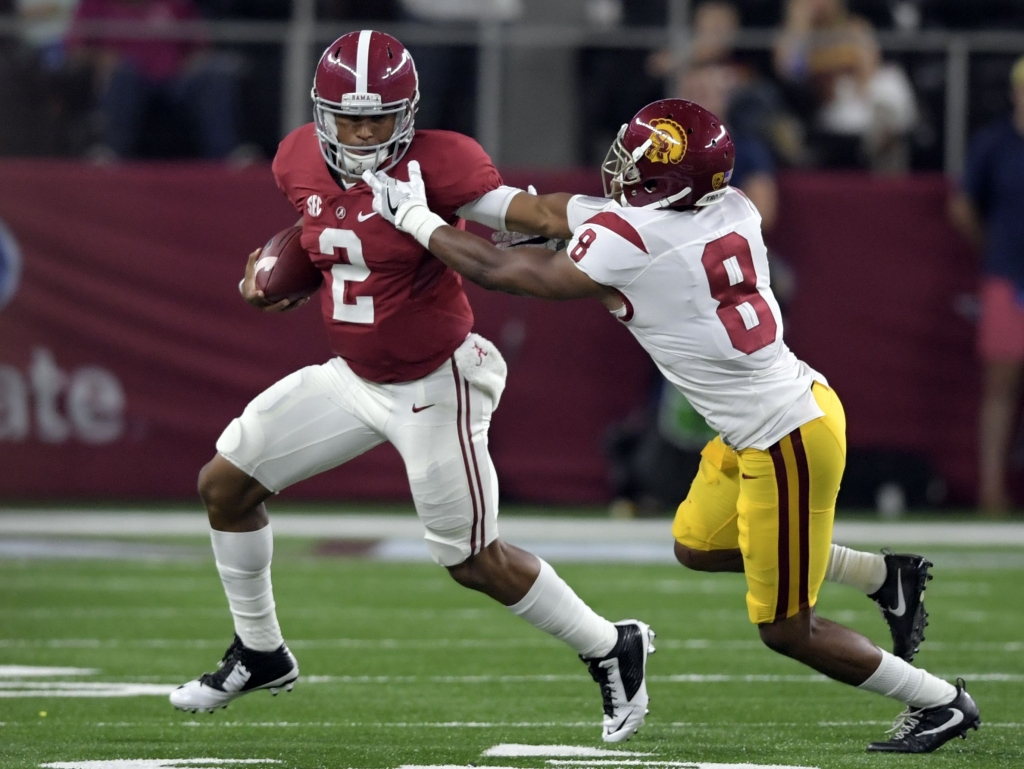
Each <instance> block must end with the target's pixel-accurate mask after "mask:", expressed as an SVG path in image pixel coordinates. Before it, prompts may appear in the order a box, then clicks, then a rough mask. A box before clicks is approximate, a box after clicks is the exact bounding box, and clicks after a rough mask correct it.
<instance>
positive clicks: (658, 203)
mask: <svg viewBox="0 0 1024 769" xmlns="http://www.w3.org/2000/svg"><path fill="white" fill-rule="evenodd" d="M692 189H693V188H692V187H684V188H683V189H682V190H680V191H679V192H677V193H676V194H675V195H669V196H668V197H667V198H662V199H661V200H655V201H654V202H653V203H648V204H647V205H645V206H630V208H649V209H658V208H668V207H669V206H670V205H672V204H673V203H675V202H676V201H677V200H682V199H683V198H685V197H686V196H687V195H689V194H690V192H691V191H692ZM620 202H621V203H622V204H623V205H625V206H629V202H628V201H627V200H626V193H625V191H623V193H622V200H621V201H620Z"/></svg>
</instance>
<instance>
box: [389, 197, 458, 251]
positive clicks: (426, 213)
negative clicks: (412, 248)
mask: <svg viewBox="0 0 1024 769" xmlns="http://www.w3.org/2000/svg"><path fill="white" fill-rule="evenodd" d="M395 223H396V224H397V225H398V227H399V228H400V229H401V230H403V231H404V232H407V233H409V234H410V235H412V236H413V237H414V238H416V241H417V242H418V243H419V244H420V245H421V246H423V247H424V248H426V249H428V250H429V249H430V236H431V235H433V234H434V230H436V229H437V228H438V227H444V226H445V225H446V224H448V222H446V221H445V220H444V219H442V218H441V217H440V216H438V215H437V214H435V213H434V212H433V211H431V210H430V209H429V208H427V207H426V206H425V205H416V206H409V207H408V208H407V209H406V210H405V212H403V214H402V218H401V221H396V222H395Z"/></svg>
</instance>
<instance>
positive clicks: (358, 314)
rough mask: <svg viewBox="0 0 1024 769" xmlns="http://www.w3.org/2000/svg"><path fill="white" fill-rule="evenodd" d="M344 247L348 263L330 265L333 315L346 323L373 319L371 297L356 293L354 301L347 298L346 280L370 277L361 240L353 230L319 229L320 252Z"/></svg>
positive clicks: (361, 280)
mask: <svg viewBox="0 0 1024 769" xmlns="http://www.w3.org/2000/svg"><path fill="white" fill-rule="evenodd" d="M339 248H340V249H344V251H345V253H346V255H347V256H348V264H336V265H334V266H333V267H332V268H331V278H332V285H331V296H332V298H333V299H334V316H333V317H334V319H335V320H340V321H343V322H345V323H373V297H372V296H357V297H356V298H355V302H352V301H346V298H348V297H347V296H346V295H347V293H348V284H349V283H362V282H363V281H364V280H366V279H367V278H368V277H370V268H369V267H367V266H366V260H365V259H363V243H362V241H361V240H359V236H358V235H356V234H355V233H354V232H352V230H339V229H335V228H331V227H328V228H327V229H325V230H324V231H323V232H321V233H320V253H321V254H325V255H327V256H333V255H334V251H335V249H339Z"/></svg>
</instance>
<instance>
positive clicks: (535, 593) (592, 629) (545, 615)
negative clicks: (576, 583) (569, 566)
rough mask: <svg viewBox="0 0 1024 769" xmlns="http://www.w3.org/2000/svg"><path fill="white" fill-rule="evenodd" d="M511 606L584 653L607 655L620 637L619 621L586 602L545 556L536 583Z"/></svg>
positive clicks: (534, 623) (510, 608) (516, 613)
mask: <svg viewBox="0 0 1024 769" xmlns="http://www.w3.org/2000/svg"><path fill="white" fill-rule="evenodd" d="M508 609H509V611H511V612H512V613H513V614H515V615H516V616H517V617H522V618H523V619H525V620H526V621H527V622H529V623H530V624H531V625H533V626H534V627H535V628H537V629H538V630H543V631H544V632H545V633H550V634H551V635H553V636H554V637H555V638H558V639H559V640H561V641H565V643H567V644H569V646H571V647H572V648H573V649H575V650H576V651H577V652H578V653H579V654H581V655H582V656H584V657H604V656H605V655H606V654H608V653H609V652H610V651H611V650H612V648H613V647H614V646H615V643H616V641H618V639H619V632H618V630H616V629H615V625H613V624H612V623H611V622H609V621H608V620H606V619H604V618H603V617H601V616H599V615H598V614H597V613H595V612H594V610H593V609H591V608H590V607H589V606H587V605H586V604H585V603H583V601H582V600H580V597H579V596H578V595H576V593H574V592H573V590H572V588H571V587H569V586H568V585H567V584H566V583H565V580H563V579H562V578H561V577H559V576H558V575H557V574H556V573H555V570H554V569H552V568H551V566H550V565H549V564H548V563H547V562H546V561H544V560H543V559H540V574H538V575H537V581H536V582H534V583H533V587H531V588H530V590H529V592H528V593H527V594H526V595H525V596H523V599H522V600H521V601H520V602H519V603H517V604H513V605H512V606H509V607H508Z"/></svg>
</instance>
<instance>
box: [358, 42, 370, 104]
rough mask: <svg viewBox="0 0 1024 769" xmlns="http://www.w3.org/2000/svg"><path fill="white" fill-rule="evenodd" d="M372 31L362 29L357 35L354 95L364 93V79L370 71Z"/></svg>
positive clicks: (365, 89) (365, 88)
mask: <svg viewBox="0 0 1024 769" xmlns="http://www.w3.org/2000/svg"><path fill="white" fill-rule="evenodd" d="M372 36H373V30H372V29H364V30H362V31H360V33H359V47H358V48H357V49H356V93H366V92H367V86H366V79H367V74H368V73H369V71H370V38H371V37H372Z"/></svg>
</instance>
